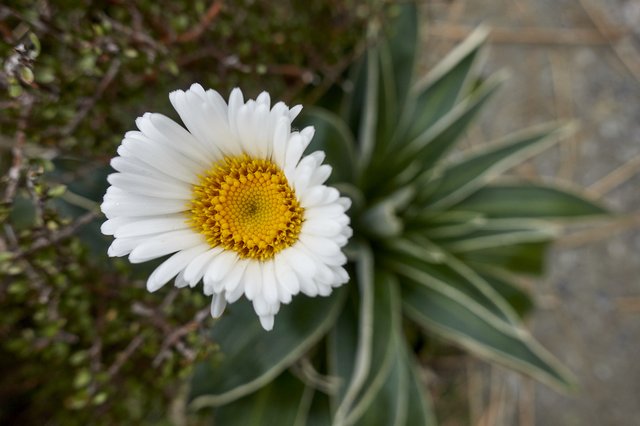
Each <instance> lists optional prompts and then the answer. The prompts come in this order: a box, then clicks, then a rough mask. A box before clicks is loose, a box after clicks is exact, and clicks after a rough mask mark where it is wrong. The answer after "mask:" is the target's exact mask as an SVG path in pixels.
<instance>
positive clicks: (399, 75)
mask: <svg viewBox="0 0 640 426" xmlns="http://www.w3.org/2000/svg"><path fill="white" fill-rule="evenodd" d="M388 15H389V21H388V23H387V24H386V25H385V26H384V27H383V31H385V34H384V37H383V39H382V40H381V41H380V42H379V44H378V52H379V59H380V77H381V78H380V90H379V100H378V109H379V113H378V117H379V119H378V144H377V147H379V148H380V150H381V151H383V150H384V149H385V148H386V147H387V145H388V144H389V142H390V140H391V137H392V135H393V132H394V131H395V128H396V125H397V123H398V122H399V120H400V118H401V113H402V108H401V106H403V105H405V102H406V98H407V94H408V91H409V87H410V85H411V82H412V77H413V69H414V63H415V53H416V52H415V50H416V43H417V38H418V13H417V10H416V5H415V4H414V3H404V4H394V5H391V6H390V7H389V11H388Z"/></svg>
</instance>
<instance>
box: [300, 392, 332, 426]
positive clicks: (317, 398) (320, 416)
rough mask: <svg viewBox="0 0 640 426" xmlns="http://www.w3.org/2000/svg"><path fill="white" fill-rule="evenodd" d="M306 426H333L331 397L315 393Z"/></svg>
mask: <svg viewBox="0 0 640 426" xmlns="http://www.w3.org/2000/svg"><path fill="white" fill-rule="evenodd" d="M304 426H333V422H332V420H331V408H330V402H329V397H328V396H327V395H326V394H324V393H322V392H315V393H314V395H313V400H312V401H311V407H310V408H309V414H308V416H307V422H306V423H305V424H304Z"/></svg>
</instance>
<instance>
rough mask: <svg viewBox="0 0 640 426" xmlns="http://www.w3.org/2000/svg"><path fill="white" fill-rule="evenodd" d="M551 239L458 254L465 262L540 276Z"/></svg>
mask: <svg viewBox="0 0 640 426" xmlns="http://www.w3.org/2000/svg"><path fill="white" fill-rule="evenodd" d="M548 247H549V241H539V242H534V243H524V244H514V245H509V246H502V247H491V248H484V249H480V250H472V251H465V252H462V253H458V254H457V256H458V257H459V258H460V259H461V260H462V261H464V262H465V263H471V264H472V265H474V264H479V265H485V266H492V267H496V268H503V269H505V270H507V271H512V272H519V273H525V274H531V275H536V276H539V275H541V274H542V273H543V272H544V264H545V263H544V261H545V254H546V252H547V248H548Z"/></svg>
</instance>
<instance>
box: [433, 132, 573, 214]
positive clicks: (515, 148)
mask: <svg viewBox="0 0 640 426" xmlns="http://www.w3.org/2000/svg"><path fill="white" fill-rule="evenodd" d="M572 129H573V126H564V127H560V128H558V126H557V125H555V124H553V125H544V126H536V127H535V128H532V129H528V130H525V131H522V132H518V133H516V134H513V135H510V136H508V137H507V138H505V140H503V141H500V142H498V143H495V144H488V145H485V146H482V147H481V148H480V150H478V151H477V152H474V153H471V154H468V155H467V156H466V157H465V158H463V159H462V160H460V161H457V162H456V163H454V164H452V165H449V166H448V167H447V168H446V169H445V170H444V172H443V173H442V175H441V176H440V177H439V178H438V179H436V180H434V181H433V182H432V183H430V185H427V186H426V187H424V192H425V193H427V194H429V195H428V198H427V199H426V202H425V204H426V205H428V206H429V208H430V209H444V208H446V207H447V206H450V205H451V204H453V203H455V202H457V201H460V200H461V199H463V198H464V197H465V196H467V195H469V194H470V193H472V192H473V191H474V190H475V189H477V188H478V187H480V186H482V185H483V184H485V183H486V182H487V181H488V180H490V179H491V178H493V177H495V176H498V175H499V174H501V173H503V172H504V171H506V170H508V169H510V168H512V167H514V166H516V165H518V164H520V163H522V162H524V161H526V160H527V159H529V158H531V157H532V156H534V155H536V154H539V153H540V152H541V151H543V150H545V149H547V148H549V147H550V146H551V145H552V144H554V143H555V142H557V141H558V140H559V139H561V138H563V137H566V135H567V134H568V133H570V132H572ZM432 185H434V186H436V189H435V190H431V189H430V186H432Z"/></svg>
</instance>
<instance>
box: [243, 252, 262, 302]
mask: <svg viewBox="0 0 640 426" xmlns="http://www.w3.org/2000/svg"><path fill="white" fill-rule="evenodd" d="M243 281H244V294H245V296H247V299H249V300H253V299H254V298H255V297H257V296H258V295H259V294H260V292H261V291H262V271H261V268H260V263H259V262H255V261H253V262H249V263H248V265H247V270H246V271H245V273H244V276H243Z"/></svg>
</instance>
